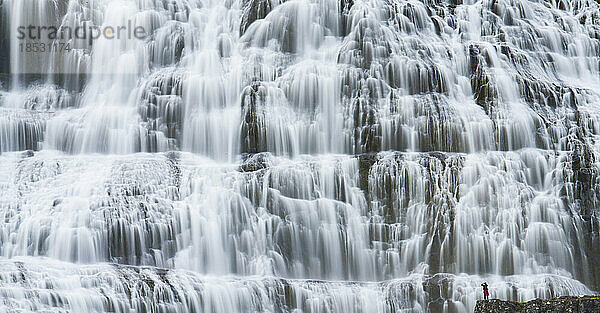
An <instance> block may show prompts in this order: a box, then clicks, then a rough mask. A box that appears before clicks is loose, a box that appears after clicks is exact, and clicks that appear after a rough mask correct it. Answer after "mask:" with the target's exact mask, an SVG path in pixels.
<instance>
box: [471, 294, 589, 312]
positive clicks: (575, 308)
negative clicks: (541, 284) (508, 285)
mask: <svg viewBox="0 0 600 313" xmlns="http://www.w3.org/2000/svg"><path fill="white" fill-rule="evenodd" d="M505 312H506V313H515V312H518V313H538V312H540V313H541V312H544V313H564V312H573V313H592V312H593V313H596V312H600V297H599V296H583V297H559V298H553V299H536V300H531V301H528V302H515V301H503V300H498V299H492V300H488V301H484V300H480V301H477V305H476V306H475V313H505Z"/></svg>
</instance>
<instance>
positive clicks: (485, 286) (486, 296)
mask: <svg viewBox="0 0 600 313" xmlns="http://www.w3.org/2000/svg"><path fill="white" fill-rule="evenodd" d="M481 287H483V299H484V300H488V299H489V297H490V292H489V291H488V284H487V283H486V282H483V284H481Z"/></svg>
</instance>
